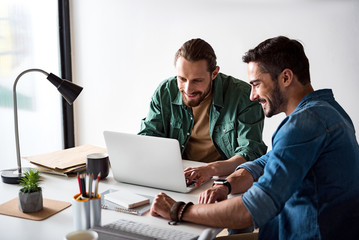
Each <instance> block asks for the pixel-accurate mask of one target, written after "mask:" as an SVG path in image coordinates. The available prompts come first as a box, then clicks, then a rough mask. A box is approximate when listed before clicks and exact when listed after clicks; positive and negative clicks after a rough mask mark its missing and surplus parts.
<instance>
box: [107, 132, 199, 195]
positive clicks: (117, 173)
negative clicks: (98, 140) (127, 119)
mask: <svg viewBox="0 0 359 240" xmlns="http://www.w3.org/2000/svg"><path fill="white" fill-rule="evenodd" d="M104 137H105V143H106V147H107V152H108V155H109V160H110V164H111V169H112V173H113V176H114V178H115V180H116V181H118V182H125V183H131V184H136V185H142V186H146V187H153V188H159V189H164V190H171V191H175V192H182V193H186V192H190V191H192V190H193V189H194V188H196V187H195V185H194V184H193V185H191V186H187V184H186V180H185V176H184V173H183V170H184V167H185V166H184V164H185V163H186V161H185V160H182V156H181V150H180V145H179V142H178V140H176V139H170V138H161V137H153V136H143V135H136V134H129V133H121V132H111V131H105V132H104ZM199 165H205V163H200V162H196V166H199Z"/></svg>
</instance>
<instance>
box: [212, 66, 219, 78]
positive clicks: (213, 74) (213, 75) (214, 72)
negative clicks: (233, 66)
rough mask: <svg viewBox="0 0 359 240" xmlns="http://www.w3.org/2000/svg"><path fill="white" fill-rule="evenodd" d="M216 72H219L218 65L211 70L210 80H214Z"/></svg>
mask: <svg viewBox="0 0 359 240" xmlns="http://www.w3.org/2000/svg"><path fill="white" fill-rule="evenodd" d="M218 73H219V67H218V66H217V67H216V69H214V71H213V72H212V76H211V78H212V80H214V79H215V78H216V77H217V75H218Z"/></svg>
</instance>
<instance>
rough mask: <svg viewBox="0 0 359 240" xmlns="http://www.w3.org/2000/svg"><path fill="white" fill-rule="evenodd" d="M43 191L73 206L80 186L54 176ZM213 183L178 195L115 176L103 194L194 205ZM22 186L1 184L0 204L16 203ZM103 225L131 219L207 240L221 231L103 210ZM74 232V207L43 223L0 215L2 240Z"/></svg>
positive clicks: (45, 182)
mask: <svg viewBox="0 0 359 240" xmlns="http://www.w3.org/2000/svg"><path fill="white" fill-rule="evenodd" d="M42 179H43V181H42V184H41V187H42V191H43V197H44V198H47V199H53V200H59V201H66V202H71V199H72V197H73V195H75V194H76V193H78V192H79V187H78V182H77V179H76V178H75V177H69V178H67V177H63V176H56V175H51V174H42ZM211 184H212V181H210V182H207V183H206V184H204V185H203V186H201V187H200V188H198V189H196V190H194V191H192V192H190V193H187V194H182V193H177V192H171V191H165V190H160V189H154V188H147V187H142V186H135V185H130V184H124V183H118V182H116V181H115V180H114V178H113V176H112V173H111V172H110V174H109V176H108V177H107V178H106V179H105V180H103V181H101V182H100V185H99V192H100V193H101V192H104V191H105V190H107V189H110V188H113V189H127V190H130V191H132V192H135V193H142V194H146V195H151V196H155V195H157V194H158V193H159V192H161V191H162V192H165V193H166V194H168V195H169V196H171V197H172V198H174V199H175V200H177V201H180V200H181V201H192V202H194V203H196V202H198V195H199V194H200V193H201V192H203V191H204V190H205V189H207V188H209V187H210V186H211ZM19 189H20V186H19V185H12V184H6V183H3V182H1V183H0V193H1V195H0V204H2V203H4V202H7V201H9V200H12V199H14V198H16V197H17V195H18V192H19ZM101 217H102V224H108V223H110V222H113V221H116V220H117V219H119V218H123V219H129V220H133V221H138V222H142V223H147V224H151V225H153V226H158V227H162V228H170V229H177V230H181V231H186V232H190V233H195V234H198V235H201V233H203V234H202V235H201V236H200V238H202V237H203V239H209V238H204V237H205V236H206V235H207V234H208V233H209V235H212V237H215V236H216V235H217V233H218V232H219V231H220V229H214V228H209V227H207V226H202V225H197V224H191V223H181V224H179V225H175V226H171V225H168V221H167V220H165V219H163V218H159V217H152V216H151V215H150V214H149V213H146V214H145V215H143V216H135V215H131V214H125V213H119V212H115V211H111V210H102V216H101ZM72 231H74V227H73V218H72V207H69V208H67V209H65V210H63V211H61V212H59V213H57V214H55V215H53V216H51V217H49V218H47V219H45V220H43V221H31V220H26V219H22V218H16V217H10V216H6V215H0V239H5V240H10V239H16V240H19V239H37V240H41V239H53V240H56V239H59V240H63V238H64V236H65V235H66V234H67V233H69V232H72Z"/></svg>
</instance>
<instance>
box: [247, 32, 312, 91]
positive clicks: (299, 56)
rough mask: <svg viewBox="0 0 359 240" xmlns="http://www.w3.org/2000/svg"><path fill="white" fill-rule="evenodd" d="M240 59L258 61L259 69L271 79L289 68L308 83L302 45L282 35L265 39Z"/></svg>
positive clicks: (307, 70)
mask: <svg viewBox="0 0 359 240" xmlns="http://www.w3.org/2000/svg"><path fill="white" fill-rule="evenodd" d="M242 60H243V62H245V63H249V62H256V63H258V65H259V67H260V69H261V71H262V72H263V73H269V74H270V75H271V78H272V79H273V80H276V79H277V78H278V76H279V74H280V73H281V72H282V71H283V70H284V69H286V68H289V69H290V70H292V71H293V74H294V75H296V76H297V78H298V81H299V82H301V83H302V84H303V85H305V84H307V83H310V74H309V61H308V58H307V56H306V55H305V53H304V48H303V45H302V44H301V43H300V42H298V41H297V40H293V39H289V38H287V37H283V36H279V37H275V38H270V39H267V40H265V41H264V42H262V43H260V44H259V45H258V46H257V47H255V48H254V49H250V50H249V51H248V52H246V53H245V55H244V56H243V58H242Z"/></svg>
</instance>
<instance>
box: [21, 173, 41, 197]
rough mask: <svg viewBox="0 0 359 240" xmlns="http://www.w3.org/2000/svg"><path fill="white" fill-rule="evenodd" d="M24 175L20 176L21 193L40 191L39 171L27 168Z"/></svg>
mask: <svg viewBox="0 0 359 240" xmlns="http://www.w3.org/2000/svg"><path fill="white" fill-rule="evenodd" d="M24 175H25V176H24V177H22V178H20V182H19V184H20V186H21V187H22V188H21V189H20V191H21V192H23V193H32V192H39V191H41V187H39V183H40V181H41V180H40V173H39V171H37V170H33V169H29V170H28V171H27V172H25V173H24Z"/></svg>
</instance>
